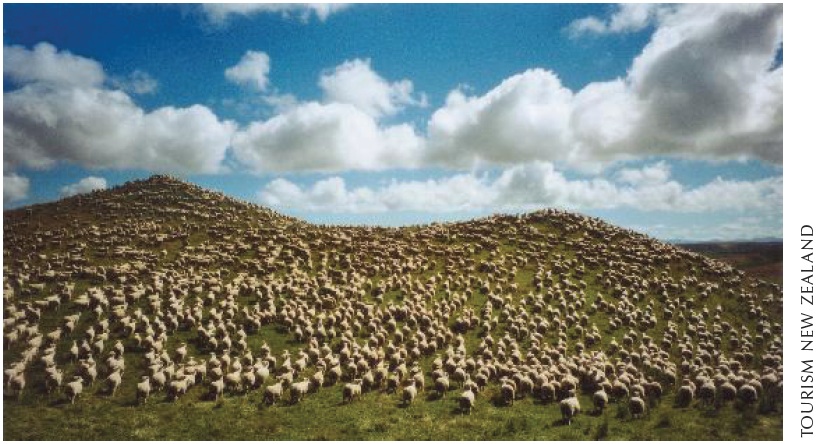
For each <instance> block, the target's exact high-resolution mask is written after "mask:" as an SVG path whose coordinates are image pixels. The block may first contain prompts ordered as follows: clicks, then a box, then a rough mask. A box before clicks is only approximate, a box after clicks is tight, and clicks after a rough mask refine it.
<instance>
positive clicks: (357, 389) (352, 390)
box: [342, 379, 362, 403]
mask: <svg viewBox="0 0 820 444" xmlns="http://www.w3.org/2000/svg"><path fill="white" fill-rule="evenodd" d="M361 382H362V381H361V379H356V380H354V381H353V382H349V383H347V384H345V386H344V388H343V389H342V402H346V403H350V402H353V399H357V398H359V397H361V396H362V385H361Z"/></svg>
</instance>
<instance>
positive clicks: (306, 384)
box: [290, 379, 361, 404]
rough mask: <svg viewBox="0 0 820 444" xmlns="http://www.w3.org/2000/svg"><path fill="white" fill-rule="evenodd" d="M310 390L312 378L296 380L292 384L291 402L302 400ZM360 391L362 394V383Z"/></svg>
mask: <svg viewBox="0 0 820 444" xmlns="http://www.w3.org/2000/svg"><path fill="white" fill-rule="evenodd" d="M309 390H310V380H308V379H305V380H304V381H300V382H294V383H293V384H292V385H291V386H290V402H291V404H296V403H297V402H299V401H301V400H302V398H304V397H305V395H306V394H307V393H308V391H309ZM359 393H360V394H361V385H359Z"/></svg>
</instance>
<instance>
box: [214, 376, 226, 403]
mask: <svg viewBox="0 0 820 444" xmlns="http://www.w3.org/2000/svg"><path fill="white" fill-rule="evenodd" d="M224 390H225V381H224V379H223V378H222V376H220V377H219V379H217V380H215V381H211V395H212V396H213V397H214V401H216V400H217V399H219V397H220V396H222V393H223V392H224Z"/></svg>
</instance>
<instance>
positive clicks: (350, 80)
mask: <svg viewBox="0 0 820 444" xmlns="http://www.w3.org/2000/svg"><path fill="white" fill-rule="evenodd" d="M319 87H321V88H322V91H324V94H325V100H327V101H328V102H338V103H349V104H351V105H354V106H356V107H357V108H359V109H361V110H362V111H364V112H365V113H367V114H369V115H371V116H373V117H376V118H378V117H381V116H384V115H392V114H395V113H397V112H398V111H400V110H401V109H402V108H403V107H404V106H406V105H416V106H426V103H427V101H426V97H425V96H423V95H422V96H421V98H419V99H416V98H414V97H413V82H411V81H410V80H408V79H403V80H399V81H397V82H393V83H390V82H388V81H387V80H385V79H384V78H382V77H381V76H380V75H379V74H378V73H376V72H375V71H374V70H373V69H372V68H371V66H370V59H365V60H361V59H354V60H349V61H345V62H344V63H342V64H341V65H339V66H337V67H336V68H334V69H333V70H332V71H327V72H325V73H323V74H322V76H321V77H320V78H319Z"/></svg>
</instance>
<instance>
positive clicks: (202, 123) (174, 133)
mask: <svg viewBox="0 0 820 444" xmlns="http://www.w3.org/2000/svg"><path fill="white" fill-rule="evenodd" d="M4 50H5V51H4V66H3V70H4V71H3V72H4V75H8V76H10V77H11V78H12V79H14V80H15V81H16V82H18V83H22V84H23V86H22V87H20V88H18V89H15V90H11V91H8V92H4V93H3V99H4V104H3V165H4V168H14V167H16V166H26V167H30V168H38V169H45V168H51V167H53V166H55V165H56V164H57V163H58V162H60V161H67V162H72V163H76V164H79V165H81V166H84V167H87V168H120V169H123V168H144V169H148V170H152V171H174V172H217V171H218V170H219V169H220V167H221V166H220V164H221V162H222V159H223V158H224V156H225V152H226V150H227V148H228V146H229V143H230V138H231V135H232V134H233V132H234V130H235V127H234V124H233V123H232V122H222V121H220V120H219V119H218V118H217V117H216V116H215V115H214V114H213V112H211V110H210V109H208V108H206V107H204V106H202V105H194V106H190V107H187V108H174V107H163V108H159V109H156V110H154V111H151V112H147V113H146V112H145V111H143V109H142V108H140V107H138V106H137V105H136V104H134V102H133V101H132V100H131V97H130V96H129V95H128V94H127V93H126V92H125V91H123V90H113V89H109V88H106V87H105V86H104V85H105V81H106V78H105V73H104V71H103V69H102V67H101V66H100V65H99V63H97V62H96V61H94V60H90V59H86V58H82V57H78V56H75V55H72V54H71V53H69V52H67V51H57V50H56V49H55V48H54V47H53V46H51V45H49V44H45V43H40V44H38V45H36V46H35V47H34V49H32V50H27V49H25V48H23V47H18V46H14V47H4ZM110 82H111V83H112V84H113V85H114V86H117V85H119V86H120V88H121V89H124V90H128V91H131V92H134V93H143V92H146V93H147V92H150V91H151V90H152V89H154V88H155V87H156V82H155V81H154V80H153V79H152V78H151V77H150V76H149V75H147V74H145V73H143V72H141V71H135V72H134V73H132V75H131V76H130V77H129V78H128V79H126V80H122V79H111V80H110Z"/></svg>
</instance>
